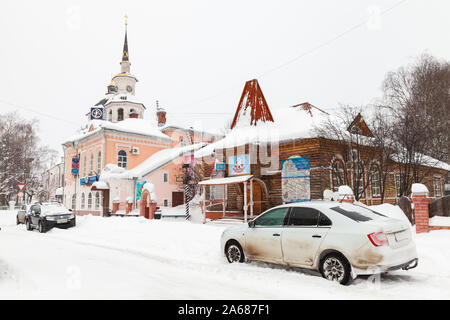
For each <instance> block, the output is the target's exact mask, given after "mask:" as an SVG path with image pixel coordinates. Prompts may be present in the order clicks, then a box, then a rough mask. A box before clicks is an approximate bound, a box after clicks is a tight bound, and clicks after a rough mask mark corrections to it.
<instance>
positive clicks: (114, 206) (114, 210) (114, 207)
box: [112, 202, 120, 213]
mask: <svg viewBox="0 0 450 320" xmlns="http://www.w3.org/2000/svg"><path fill="white" fill-rule="evenodd" d="M119 204H120V203H119V202H113V209H112V213H116V212H117V211H119Z"/></svg>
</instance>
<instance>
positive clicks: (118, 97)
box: [103, 93, 145, 108]
mask: <svg viewBox="0 0 450 320" xmlns="http://www.w3.org/2000/svg"><path fill="white" fill-rule="evenodd" d="M114 102H120V103H122V102H131V103H138V104H142V105H144V104H143V103H142V100H140V99H138V97H136V96H135V95H133V94H127V93H118V94H113V95H107V100H106V101H105V102H104V103H103V105H104V106H107V105H108V104H110V103H114ZM144 108H145V106H144Z"/></svg>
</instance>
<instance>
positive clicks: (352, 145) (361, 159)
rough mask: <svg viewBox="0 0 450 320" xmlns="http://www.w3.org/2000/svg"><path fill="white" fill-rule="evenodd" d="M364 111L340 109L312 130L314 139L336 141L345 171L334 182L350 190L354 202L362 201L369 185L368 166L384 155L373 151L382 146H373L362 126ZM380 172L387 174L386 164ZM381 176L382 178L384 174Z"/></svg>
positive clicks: (372, 139)
mask: <svg viewBox="0 0 450 320" xmlns="http://www.w3.org/2000/svg"><path fill="white" fill-rule="evenodd" d="M365 109H366V108H363V107H351V106H345V105H343V106H341V107H340V109H339V111H338V112H336V113H335V114H334V115H332V116H330V117H328V118H327V120H326V121H325V122H322V123H320V124H319V125H318V126H317V127H315V129H314V131H315V133H316V134H317V135H318V136H321V137H324V138H327V139H331V140H337V141H338V145H340V146H341V148H342V153H343V155H344V159H345V162H346V167H347V171H346V172H344V174H343V176H342V177H338V180H339V181H340V183H342V184H347V185H349V186H351V187H352V188H353V192H354V195H355V200H359V199H361V198H363V197H364V194H365V192H366V190H367V188H368V187H369V186H370V185H371V184H372V174H371V171H370V170H371V168H370V167H369V164H370V163H371V162H372V161H373V159H377V157H381V156H382V155H384V154H385V152H384V151H380V150H378V149H377V148H383V147H384V144H383V143H382V142H377V143H375V141H376V138H375V137H374V136H373V134H372V131H371V129H369V127H368V126H367V125H366V124H365V122H364V123H363V121H364V117H363V116H362V114H363V111H364V110H365ZM379 136H381V134H380V135H379ZM380 169H382V170H383V169H384V170H386V171H387V170H388V169H387V162H386V165H385V166H383V167H381V168H380ZM366 170H367V171H368V172H366ZM336 174H339V173H338V172H337V173H336ZM382 176H385V173H383V174H382ZM383 191H384V189H383Z"/></svg>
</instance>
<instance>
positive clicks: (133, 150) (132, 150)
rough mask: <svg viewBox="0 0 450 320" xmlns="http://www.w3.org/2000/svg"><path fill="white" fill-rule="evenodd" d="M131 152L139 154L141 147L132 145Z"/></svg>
mask: <svg viewBox="0 0 450 320" xmlns="http://www.w3.org/2000/svg"><path fill="white" fill-rule="evenodd" d="M130 152H131V154H139V148H136V147H132V148H131V151H130Z"/></svg>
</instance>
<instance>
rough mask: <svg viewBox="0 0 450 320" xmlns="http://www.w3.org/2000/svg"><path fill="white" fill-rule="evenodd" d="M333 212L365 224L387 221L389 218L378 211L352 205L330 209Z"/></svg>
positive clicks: (341, 205) (342, 205)
mask: <svg viewBox="0 0 450 320" xmlns="http://www.w3.org/2000/svg"><path fill="white" fill-rule="evenodd" d="M330 209H331V210H333V211H336V212H339V213H340V214H342V215H344V216H346V217H347V218H350V219H352V220H353V221H356V222H365V221H371V220H385V219H387V217H386V216H385V215H383V214H381V213H378V212H376V211H373V210H370V209H367V208H364V207H360V206H355V205H351V204H344V203H343V204H340V205H339V206H336V207H333V208H330Z"/></svg>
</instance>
